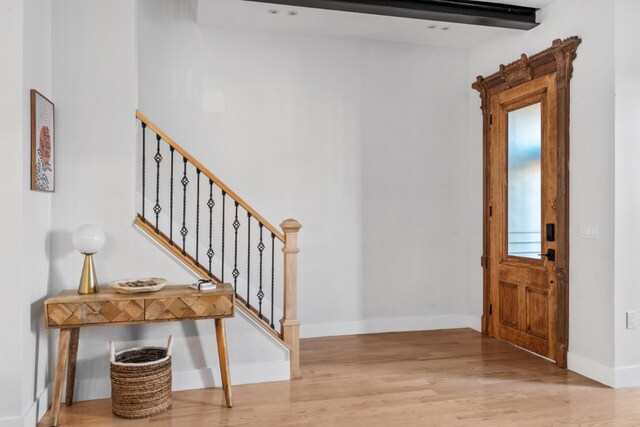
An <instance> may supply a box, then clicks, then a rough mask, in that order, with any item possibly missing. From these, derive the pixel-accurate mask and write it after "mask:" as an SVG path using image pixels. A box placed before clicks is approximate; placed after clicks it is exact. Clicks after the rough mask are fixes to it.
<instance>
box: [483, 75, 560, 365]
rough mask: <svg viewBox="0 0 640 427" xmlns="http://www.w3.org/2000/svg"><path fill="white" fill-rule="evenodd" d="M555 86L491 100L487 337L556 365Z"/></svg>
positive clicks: (540, 82) (540, 83) (544, 82)
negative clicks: (489, 327)
mask: <svg viewBox="0 0 640 427" xmlns="http://www.w3.org/2000/svg"><path fill="white" fill-rule="evenodd" d="M555 84H556V79H555V74H550V75H547V76H544V77H540V78H538V79H535V80H532V81H530V82H528V83H526V84H523V85H520V86H518V87H516V88H513V89H510V90H506V91H504V92H501V93H499V94H497V95H495V96H493V97H491V111H492V113H491V114H492V117H491V141H492V149H491V161H490V164H491V169H490V186H491V195H492V198H491V202H490V210H491V212H490V221H489V224H490V255H489V257H490V259H491V265H490V286H491V302H490V304H491V311H492V313H491V314H492V316H491V321H492V329H493V335H494V336H496V337H497V338H501V339H504V340H507V341H509V342H512V343H514V344H516V345H518V346H520V347H523V348H526V349H527V350H530V351H533V352H535V353H538V354H540V355H542V356H544V357H547V358H549V359H553V360H555V358H556V355H555V345H554V343H555V341H556V337H555V333H556V327H557V320H556V306H557V296H556V286H555V283H556V282H557V280H556V277H555V271H554V263H555V255H556V251H557V243H558V242H557V236H556V235H555V234H556V233H555V230H556V227H557V210H556V208H557V203H556V200H557V190H556V189H557V177H558V172H557V168H558V165H557V126H556V123H557V113H556V87H555Z"/></svg>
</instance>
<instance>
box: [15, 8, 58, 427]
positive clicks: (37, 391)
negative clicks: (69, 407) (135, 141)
mask: <svg viewBox="0 0 640 427" xmlns="http://www.w3.org/2000/svg"><path fill="white" fill-rule="evenodd" d="M23 4H24V57H23V63H24V69H23V79H24V80H23V90H22V102H23V104H22V111H23V120H22V130H23V138H22V139H23V141H24V142H23V146H22V152H23V165H24V169H23V170H22V180H21V182H22V190H23V193H24V195H23V199H22V209H23V219H24V223H23V233H22V257H21V258H22V268H21V277H22V283H23V302H24V308H23V310H22V322H23V327H22V331H23V335H22V340H23V342H22V346H23V359H22V360H23V363H24V367H23V369H22V371H23V374H22V408H23V413H24V414H25V415H24V417H25V420H24V421H25V425H33V424H35V422H36V420H38V419H40V417H41V416H42V415H44V412H45V411H46V409H47V406H48V403H49V398H48V394H47V391H48V382H47V372H48V367H49V352H48V346H47V342H48V340H47V332H46V330H45V327H44V324H45V321H44V315H43V310H42V307H43V305H42V303H43V301H44V299H45V298H46V297H47V296H48V294H49V287H50V281H49V267H50V263H49V259H50V256H51V251H50V245H51V239H52V235H51V201H52V194H51V193H41V192H35V191H30V190H29V187H30V182H31V168H30V162H31V113H30V108H31V104H30V102H31V101H30V89H36V90H38V91H39V92H40V93H41V94H43V95H44V96H46V97H48V98H49V99H51V97H52V85H51V5H52V3H51V1H50V0H45V1H42V0H26V1H24V2H23ZM53 102H54V103H55V101H53ZM56 143H57V140H56ZM56 148H57V146H56ZM56 166H57V165H56Z"/></svg>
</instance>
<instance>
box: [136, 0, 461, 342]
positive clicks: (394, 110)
mask: <svg viewBox="0 0 640 427" xmlns="http://www.w3.org/2000/svg"><path fill="white" fill-rule="evenodd" d="M139 5H140V27H139V34H138V37H139V52H138V53H139V55H138V56H139V58H140V62H139V94H140V98H139V103H140V110H141V111H142V112H143V113H144V114H145V115H147V117H149V118H150V119H151V120H153V121H154V122H155V123H157V124H158V125H159V126H160V127H161V128H162V129H163V130H165V131H166V132H167V133H168V134H169V135H171V136H172V137H173V138H174V139H176V140H177V141H178V143H180V144H181V145H183V146H184V147H185V148H186V149H187V150H188V151H190V152H191V153H192V154H194V155H195V156H196V158H198V159H199V160H200V161H201V162H202V163H203V164H205V165H206V166H207V167H208V168H210V169H211V170H212V171H214V173H216V174H217V175H218V176H219V177H220V178H221V179H223V180H224V181H225V182H226V183H227V184H229V185H230V186H231V187H232V188H233V189H234V190H236V191H237V192H238V193H239V194H240V195H241V196H242V197H243V198H245V199H246V200H248V201H249V203H250V204H251V205H252V206H253V207H255V208H256V209H257V210H258V211H259V212H261V213H262V214H263V215H264V216H265V217H266V218H267V219H269V220H270V221H272V222H273V223H276V224H277V223H279V222H280V220H282V219H284V218H286V217H294V218H296V219H298V220H299V221H300V222H301V223H302V225H303V228H302V231H301V233H300V247H301V250H302V252H301V254H300V258H299V263H300V267H299V311H298V312H299V316H300V319H301V321H302V324H303V326H302V335H303V336H319V335H334V334H346V333H358V332H375V331H387V330H407V329H424V328H434V327H455V326H467V325H468V324H469V319H468V317H467V316H466V312H467V297H466V287H465V285H464V283H466V280H467V276H468V272H467V268H466V266H465V265H460V264H459V263H457V262H456V261H455V259H456V258H455V257H451V256H450V254H453V253H460V252H463V253H464V252H466V244H467V235H466V233H465V223H466V216H465V212H466V206H467V201H466V190H465V188H466V185H467V182H466V179H467V177H466V164H467V159H466V157H465V156H464V155H462V156H461V155H460V154H461V153H464V149H465V148H466V146H465V142H464V141H465V137H466V135H467V132H466V126H467V120H466V119H467V117H466V109H465V106H466V105H467V91H466V85H467V74H466V70H467V61H466V57H467V55H466V52H464V51H462V50H454V49H438V48H430V47H426V46H419V45H410V44H399V43H385V42H372V41H358V40H346V39H339V38H330V37H309V36H302V35H292V34H276V33H262V32H242V31H231V30H221V29H215V28H212V27H199V26H197V25H196V24H195V23H194V21H195V15H196V3H195V2H192V1H183V2H168V1H141V2H140V3H139Z"/></svg>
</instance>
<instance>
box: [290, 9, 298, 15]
mask: <svg viewBox="0 0 640 427" xmlns="http://www.w3.org/2000/svg"><path fill="white" fill-rule="evenodd" d="M289 15H290V16H296V15H298V12H296V11H295V10H290V11H289Z"/></svg>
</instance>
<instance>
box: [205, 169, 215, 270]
mask: <svg viewBox="0 0 640 427" xmlns="http://www.w3.org/2000/svg"><path fill="white" fill-rule="evenodd" d="M215 205H216V202H214V201H213V181H212V180H209V200H207V207H208V208H209V250H208V251H207V257H208V258H209V274H211V259H212V258H213V256H214V255H215V253H214V252H213V244H212V242H213V207H214V206H215Z"/></svg>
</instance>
